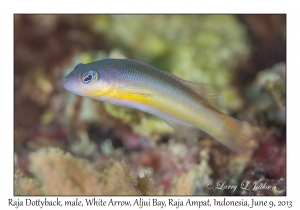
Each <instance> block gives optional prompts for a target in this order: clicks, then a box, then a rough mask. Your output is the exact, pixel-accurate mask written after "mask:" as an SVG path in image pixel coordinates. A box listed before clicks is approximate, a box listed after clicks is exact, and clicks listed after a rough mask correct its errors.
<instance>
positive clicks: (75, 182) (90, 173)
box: [15, 148, 195, 195]
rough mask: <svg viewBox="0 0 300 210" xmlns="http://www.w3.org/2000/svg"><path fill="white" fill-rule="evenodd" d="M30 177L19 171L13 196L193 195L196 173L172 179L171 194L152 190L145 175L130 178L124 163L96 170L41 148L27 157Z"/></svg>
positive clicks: (152, 187) (155, 189)
mask: <svg viewBox="0 0 300 210" xmlns="http://www.w3.org/2000/svg"><path fill="white" fill-rule="evenodd" d="M29 159H30V165H29V170H30V172H31V174H32V178H30V177H27V176H25V175H24V174H22V173H21V172H20V171H19V170H17V172H16V175H15V194H16V195H163V194H167V195H192V194H194V188H195V172H194V171H192V170H191V171H189V172H188V173H184V174H182V175H181V176H180V177H179V178H178V180H173V186H172V187H171V190H170V191H165V192H164V191H163V190H162V188H156V187H154V181H153V180H152V178H151V177H150V176H148V175H145V176H144V177H140V176H138V177H137V178H136V179H135V178H133V176H132V174H131V171H130V169H129V167H128V166H127V165H126V164H125V163H124V162H119V161H113V160H110V161H106V162H104V163H103V164H101V166H100V167H95V166H93V165H92V164H91V163H89V162H88V161H87V160H85V159H82V158H76V157H74V156H73V155H71V154H70V153H65V152H63V151H62V150H60V149H57V148H43V149H40V150H38V151H36V152H33V153H31V154H30V158H29Z"/></svg>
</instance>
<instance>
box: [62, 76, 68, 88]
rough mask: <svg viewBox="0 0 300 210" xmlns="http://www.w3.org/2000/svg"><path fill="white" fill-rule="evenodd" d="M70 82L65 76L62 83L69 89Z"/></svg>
mask: <svg viewBox="0 0 300 210" xmlns="http://www.w3.org/2000/svg"><path fill="white" fill-rule="evenodd" d="M68 84H69V82H68V79H67V78H66V77H65V78H64V79H63V81H62V85H63V87H64V88H65V89H67V90H69V85H68Z"/></svg>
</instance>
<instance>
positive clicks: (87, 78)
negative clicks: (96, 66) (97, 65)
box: [82, 70, 98, 84]
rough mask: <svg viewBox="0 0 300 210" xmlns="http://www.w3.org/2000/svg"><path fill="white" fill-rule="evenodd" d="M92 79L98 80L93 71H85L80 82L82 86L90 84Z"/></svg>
mask: <svg viewBox="0 0 300 210" xmlns="http://www.w3.org/2000/svg"><path fill="white" fill-rule="evenodd" d="M92 79H96V80H97V79H98V74H97V72H96V71H94V70H87V71H86V72H85V73H84V74H83V76H82V82H83V83H84V84H88V83H90V82H91V81H92Z"/></svg>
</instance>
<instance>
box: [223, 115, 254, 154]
mask: <svg viewBox="0 0 300 210" xmlns="http://www.w3.org/2000/svg"><path fill="white" fill-rule="evenodd" d="M225 121H226V123H225V125H226V129H224V133H223V135H222V137H221V138H220V139H218V140H220V142H221V143H223V144H224V145H225V146H227V147H228V148H230V149H231V150H233V151H235V152H237V153H245V152H248V151H253V150H254V149H255V148H256V147H257V145H258V142H257V140H258V131H257V130H255V129H254V128H253V127H252V126H251V125H250V124H249V123H247V122H241V121H239V120H236V119H234V118H232V117H229V116H226V120H225Z"/></svg>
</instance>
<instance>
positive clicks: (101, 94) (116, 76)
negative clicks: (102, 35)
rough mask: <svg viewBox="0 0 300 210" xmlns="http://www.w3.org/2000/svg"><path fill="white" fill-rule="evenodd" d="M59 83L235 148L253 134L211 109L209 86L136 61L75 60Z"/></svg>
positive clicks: (240, 148)
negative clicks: (75, 63) (199, 131)
mask: <svg viewBox="0 0 300 210" xmlns="http://www.w3.org/2000/svg"><path fill="white" fill-rule="evenodd" d="M63 86H64V88H66V89H67V90H69V91H71V92H73V93H75V94H77V95H80V96H86V97H89V98H92V99H96V100H99V101H104V102H109V103H112V104H116V105H119V106H124V107H130V108H135V109H138V110H141V111H144V112H147V113H150V114H153V115H156V116H157V117H159V118H161V119H163V120H164V121H165V122H167V123H168V124H169V125H171V126H172V127H174V128H175V129H176V130H177V131H178V132H184V133H186V134H187V135H189V134H191V133H194V132H195V131H197V130H199V129H200V130H202V131H204V132H206V133H207V134H209V135H211V136H212V137H214V138H215V139H217V140H218V141H219V142H221V143H222V144H224V145H226V146H227V147H229V148H230V149H232V150H234V151H236V152H243V151H246V149H247V147H248V143H249V141H250V140H251V139H253V138H254V134H255V132H254V130H253V129H252V127H251V126H250V125H249V124H248V123H246V122H241V121H238V120H236V119H234V118H231V117H229V116H227V115H225V114H223V113H222V112H220V111H219V110H217V109H216V108H214V106H213V104H214V102H215V100H216V97H215V96H216V95H215V94H214V89H213V88H212V87H211V86H209V85H204V84H199V83H194V82H188V81H185V80H183V79H180V78H178V77H177V76H175V75H173V74H170V73H168V72H166V71H162V70H160V69H157V68H155V67H153V66H151V65H149V64H146V63H142V62H140V61H135V60H130V59H105V60H100V61H96V62H92V63H88V64H78V65H77V66H76V67H75V69H74V70H73V71H72V72H71V73H70V74H68V75H67V76H66V77H65V78H64V79H63Z"/></svg>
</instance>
